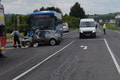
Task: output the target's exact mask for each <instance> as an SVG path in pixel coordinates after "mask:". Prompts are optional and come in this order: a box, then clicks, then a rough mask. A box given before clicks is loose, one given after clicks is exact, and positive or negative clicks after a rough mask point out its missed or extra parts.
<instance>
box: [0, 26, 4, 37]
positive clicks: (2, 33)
mask: <svg viewBox="0 0 120 80" xmlns="http://www.w3.org/2000/svg"><path fill="white" fill-rule="evenodd" d="M0 36H5V26H4V25H0Z"/></svg>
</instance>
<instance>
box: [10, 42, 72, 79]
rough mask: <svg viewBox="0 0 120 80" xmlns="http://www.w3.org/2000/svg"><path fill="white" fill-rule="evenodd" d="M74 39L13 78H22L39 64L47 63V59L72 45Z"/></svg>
mask: <svg viewBox="0 0 120 80" xmlns="http://www.w3.org/2000/svg"><path fill="white" fill-rule="evenodd" d="M73 42H74V41H71V42H70V43H69V44H67V45H66V46H65V47H63V48H61V49H60V50H58V51H57V52H55V53H53V54H52V55H50V56H49V57H47V58H45V59H44V60H43V61H41V62H40V63H38V64H36V65H35V66H33V67H32V68H30V69H28V70H27V71H25V72H23V73H21V74H20V75H18V76H17V77H15V78H13V79H12V80H18V79H20V78H22V77H23V76H25V75H26V74H28V73H29V72H31V71H32V70H34V69H36V68H37V67H38V66H40V65H41V64H43V63H45V62H46V61H48V60H49V59H50V58H52V57H53V56H55V55H56V54H58V53H59V52H61V51H63V50H64V49H65V48H67V47H68V46H70V45H71V44H72V43H73Z"/></svg>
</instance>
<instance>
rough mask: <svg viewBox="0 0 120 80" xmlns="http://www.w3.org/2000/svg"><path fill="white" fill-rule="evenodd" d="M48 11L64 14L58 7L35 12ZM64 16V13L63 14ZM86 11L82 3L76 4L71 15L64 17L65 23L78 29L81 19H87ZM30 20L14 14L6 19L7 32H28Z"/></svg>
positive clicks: (24, 16) (27, 16)
mask: <svg viewBox="0 0 120 80" xmlns="http://www.w3.org/2000/svg"><path fill="white" fill-rule="evenodd" d="M46 10H54V11H56V12H58V13H62V11H61V9H60V8H58V7H54V6H53V7H47V8H45V7H41V8H40V9H35V10H34V11H33V12H38V11H46ZM62 15H63V13H62ZM17 16H19V21H20V25H19V26H18V25H17V19H18V18H17ZM85 17H86V15H85V11H84V9H83V8H82V7H81V5H80V3H78V2H76V3H75V4H74V5H73V6H72V7H71V9H70V12H69V14H67V13H66V14H65V15H63V22H67V23H68V25H69V27H70V28H77V27H78V23H79V20H80V19H81V18H85ZM28 19H29V15H20V14H12V16H11V17H10V18H6V19H5V22H6V31H7V32H8V33H10V32H12V31H13V30H14V29H15V28H17V29H18V30H19V31H20V32H22V30H23V29H27V30H28V23H27V22H28Z"/></svg>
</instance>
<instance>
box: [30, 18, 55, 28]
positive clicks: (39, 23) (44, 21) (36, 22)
mask: <svg viewBox="0 0 120 80" xmlns="http://www.w3.org/2000/svg"><path fill="white" fill-rule="evenodd" d="M53 22H54V18H32V19H31V20H30V27H31V29H32V30H35V29H38V28H39V29H41V30H48V29H52V28H53V26H54V24H53Z"/></svg>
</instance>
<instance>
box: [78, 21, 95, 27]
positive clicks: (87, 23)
mask: <svg viewBox="0 0 120 80" xmlns="http://www.w3.org/2000/svg"><path fill="white" fill-rule="evenodd" d="M80 27H95V22H81V23H80Z"/></svg>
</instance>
